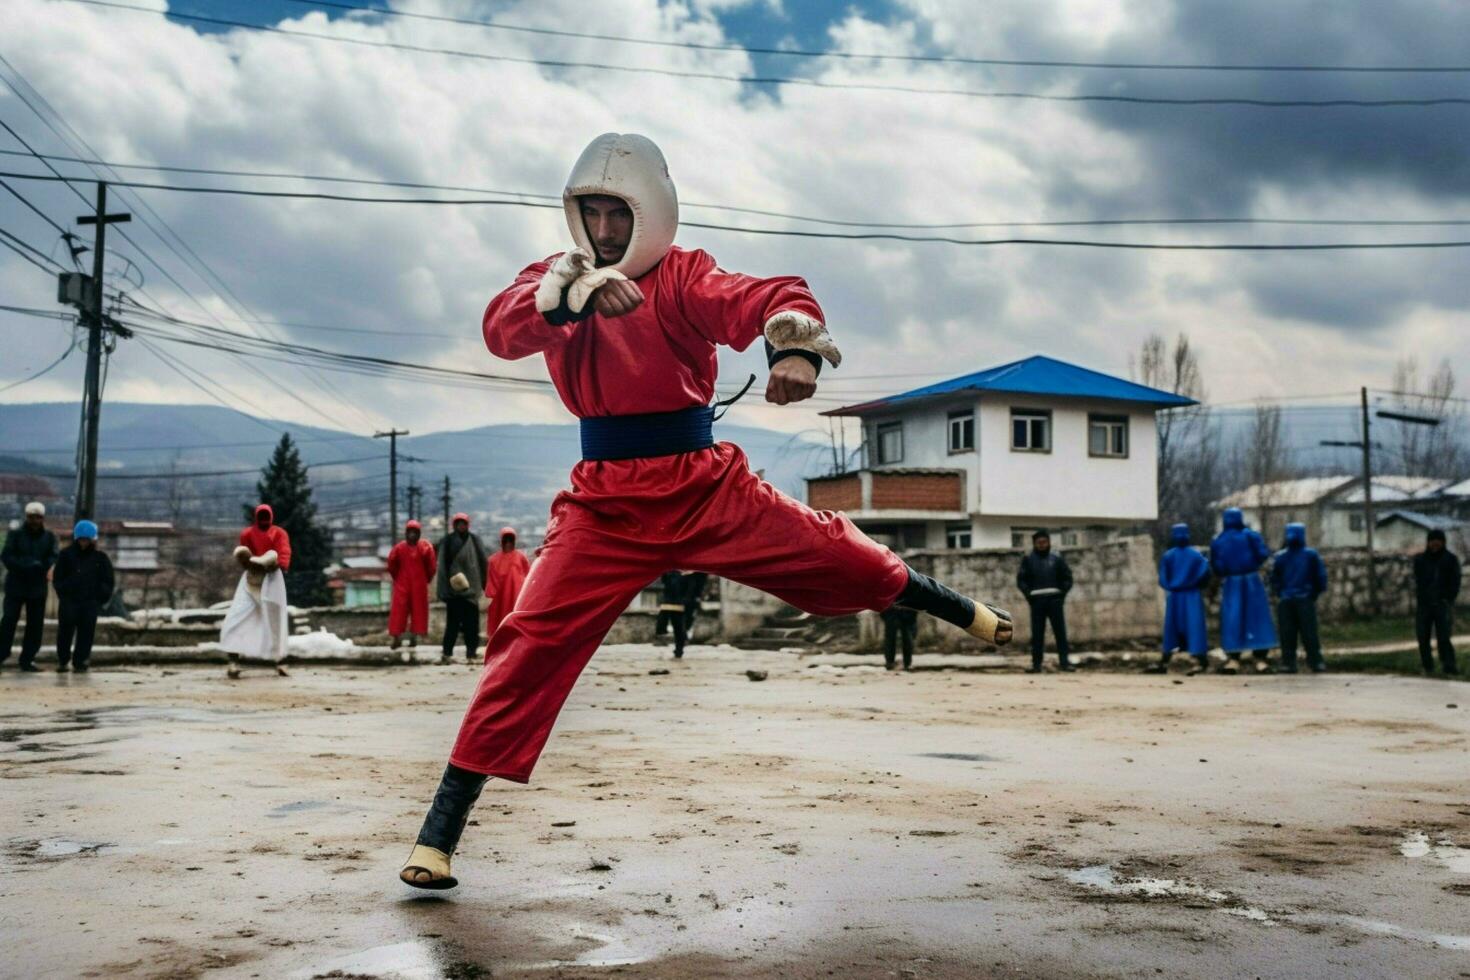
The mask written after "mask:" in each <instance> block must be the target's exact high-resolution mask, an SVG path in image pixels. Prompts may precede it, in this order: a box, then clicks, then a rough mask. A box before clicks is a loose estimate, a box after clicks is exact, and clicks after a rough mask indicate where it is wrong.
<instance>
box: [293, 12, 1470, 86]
mask: <svg viewBox="0 0 1470 980" xmlns="http://www.w3.org/2000/svg"><path fill="white" fill-rule="evenodd" d="M286 2H287V3H295V4H299V5H302V6H308V7H326V8H329V9H333V10H346V11H351V12H354V13H364V14H374V15H381V16H385V17H402V18H409V19H412V20H426V21H437V22H439V23H445V24H462V25H465V26H470V27H484V28H488V29H490V30H497V31H510V32H515V33H520V34H539V35H542V36H547V37H567V38H577V39H579V40H588V41H614V42H616V43H619V44H641V45H647V46H650V47H659V48H682V49H685V50H690V51H729V52H732V53H736V54H765V55H781V56H783V57H788V58H828V59H835V60H849V61H896V62H916V63H923V64H946V65H992V66H997V67H1005V68H1089V69H1091V68H1102V69H1112V70H1122V71H1230V72H1252V71H1259V72H1349V73H1373V74H1449V73H1461V72H1470V66H1467V65H1441V66H1435V65H1250V64H1207V63H1206V64H1201V63H1180V62H1138V61H1057V60H1050V59H1042V58H971V57H964V56H961V55H932V54H885V53H882V52H877V51H867V52H854V51H813V50H809V49H803V48H763V47H753V46H748V45H743V44H700V43H698V42H695V41H668V40H661V39H658V38H644V37H628V36H626V35H621V34H590V33H585V32H582V31H567V30H557V29H555V28H550V27H529V26H525V25H521V24H504V23H500V22H499V21H486V20H477V19H475V18H471V17H449V16H444V15H438V14H421V13H415V12H412V11H407V10H395V9H391V8H388V9H385V8H383V7H368V6H365V5H362V4H354V3H332V2H329V0H286Z"/></svg>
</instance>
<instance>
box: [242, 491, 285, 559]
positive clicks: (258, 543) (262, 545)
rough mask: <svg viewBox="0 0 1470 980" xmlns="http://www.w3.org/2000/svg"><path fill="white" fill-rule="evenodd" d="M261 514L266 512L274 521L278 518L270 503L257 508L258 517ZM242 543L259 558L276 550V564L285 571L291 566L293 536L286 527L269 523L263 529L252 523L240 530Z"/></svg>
mask: <svg viewBox="0 0 1470 980" xmlns="http://www.w3.org/2000/svg"><path fill="white" fill-rule="evenodd" d="M261 514H265V516H266V517H267V518H269V519H270V520H272V521H274V520H275V518H276V515H275V512H274V511H272V510H271V507H270V504H261V505H260V506H259V507H257V508H255V515H256V517H257V518H259V516H260V515H261ZM240 543H241V544H243V545H244V546H245V547H247V548H249V549H250V553H251V554H252V555H254V556H255V557H256V558H259V557H260V556H261V555H263V554H265V553H266V552H267V551H274V552H275V553H276V566H277V567H278V568H280V570H281V571H283V572H284V571H286V570H287V569H289V568H290V567H291V538H290V536H289V535H288V534H286V531H285V529H284V528H279V527H277V526H276V525H275V524H269V525H267V526H266V529H265V530H264V531H262V530H261V529H260V528H258V527H256V526H255V525H254V524H251V525H250V526H249V527H247V528H245V530H243V531H241V532H240Z"/></svg>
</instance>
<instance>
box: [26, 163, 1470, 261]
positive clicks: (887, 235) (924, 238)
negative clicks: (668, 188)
mask: <svg viewBox="0 0 1470 980" xmlns="http://www.w3.org/2000/svg"><path fill="white" fill-rule="evenodd" d="M0 177H11V178H14V179H16V180H39V181H58V180H61V181H65V180H68V179H73V180H74V179H76V178H65V177H54V176H50V175H47V174H23V173H17V172H12V171H0ZM109 183H110V184H111V182H109ZM116 185H117V186H120V187H132V188H136V189H140V190H155V191H171V192H178V193H184V194H225V195H230V196H236V197H263V198H290V199H296V200H320V201H341V202H349V203H356V204H418V205H437V206H461V207H463V206H481V205H488V206H505V207H525V208H550V209H554V210H557V211H560V210H561V209H562V206H561V205H560V204H541V203H536V202H532V201H511V200H504V199H499V198H454V199H449V198H435V197H363V196H358V195H351V194H322V193H316V192H311V191H261V190H249V189H246V188H239V187H186V186H181V185H177V184H150V183H145V182H142V181H117V182H116ZM680 224H681V225H682V226H683V227H685V228H703V229H705V230H708V231H724V232H730V233H733V234H743V235H768V236H776V237H784V238H818V239H834V240H846V241H895V242H913V243H935V244H945V245H969V246H986V245H1054V246H1063V247H1071V248H1115V249H1134V250H1140V249H1141V250H1148V251H1166V252H1318V251H1361V250H1367V249H1406V248H1465V247H1467V246H1470V241H1438V242H1304V243H1297V244H1292V243H1233V244H1232V243H1209V242H1179V243H1172V242H1115V241H1104V240H1090V239H1075V238H1021V237H1005V238H956V237H954V236H951V235H904V234H898V233H896V232H877V231H875V232H836V231H804V230H799V229H791V228H745V227H740V226H738V225H722V224H714V223H710V222H702V221H683V222H680Z"/></svg>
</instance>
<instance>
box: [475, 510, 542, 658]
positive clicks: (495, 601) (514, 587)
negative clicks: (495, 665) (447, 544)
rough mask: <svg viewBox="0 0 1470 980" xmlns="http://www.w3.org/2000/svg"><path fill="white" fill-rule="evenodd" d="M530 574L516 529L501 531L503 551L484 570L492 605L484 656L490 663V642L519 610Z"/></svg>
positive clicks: (488, 610)
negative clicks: (508, 617)
mask: <svg viewBox="0 0 1470 980" xmlns="http://www.w3.org/2000/svg"><path fill="white" fill-rule="evenodd" d="M530 572H531V563H530V561H528V560H527V558H526V555H525V553H524V552H522V551H521V550H520V549H518V548H517V547H516V530H515V528H513V527H503V528H501V529H500V550H499V551H497V552H496V553H495V554H494V555H492V556H491V557H490V564H489V567H488V568H486V569H485V598H487V599H489V600H490V606H489V608H487V609H486V610H485V657H486V661H487V662H488V661H489V657H490V641H491V639H492V638H493V637H494V636H495V631H496V629H498V628H499V626H500V624H501V622H502V621H503V620H504V619H505V617H506V616H509V615H510V614H511V612H512V611H513V610H514V609H515V607H516V599H517V598H518V597H519V596H520V594H521V586H523V585H524V584H525V582H526V576H527V575H529V574H530Z"/></svg>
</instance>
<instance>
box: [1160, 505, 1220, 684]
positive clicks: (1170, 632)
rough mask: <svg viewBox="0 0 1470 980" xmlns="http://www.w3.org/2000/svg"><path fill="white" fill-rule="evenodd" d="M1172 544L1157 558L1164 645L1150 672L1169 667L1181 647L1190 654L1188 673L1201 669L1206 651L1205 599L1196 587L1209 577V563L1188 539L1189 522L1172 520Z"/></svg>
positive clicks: (1201, 586) (1205, 657)
mask: <svg viewBox="0 0 1470 980" xmlns="http://www.w3.org/2000/svg"><path fill="white" fill-rule="evenodd" d="M1169 543H1170V544H1171V545H1173V547H1171V548H1170V549H1169V550H1168V551H1166V552H1164V557H1163V558H1161V559H1159V588H1161V589H1163V590H1164V591H1165V592H1167V593H1168V594H1169V597H1168V599H1167V600H1166V601H1165V604H1164V649H1163V657H1162V659H1161V660H1160V662H1159V663H1158V665H1157V666H1155V667H1152V668H1149V672H1150V673H1155V674H1163V673H1167V672H1168V670H1169V658H1170V657H1172V656H1173V655H1174V651H1175V650H1184V651H1185V652H1187V653H1188V654H1189V655H1190V656H1191V657H1193V658H1194V664H1193V665H1192V666H1191V667H1190V668H1189V673H1190V675H1191V676H1192V675H1194V674H1199V673H1202V672H1203V671H1204V669H1205V666H1206V663H1207V658H1208V657H1209V653H1210V638H1209V633H1208V630H1207V628H1206V624H1205V600H1204V596H1202V595H1200V589H1202V588H1204V587H1205V583H1207V582H1209V580H1210V563H1209V562H1207V561H1205V556H1204V555H1202V554H1200V553H1199V550H1198V549H1197V548H1195V547H1194V546H1193V545H1191V544H1190V543H1189V525H1188V524H1175V525H1174V526H1173V527H1172V528H1170V529H1169Z"/></svg>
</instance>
